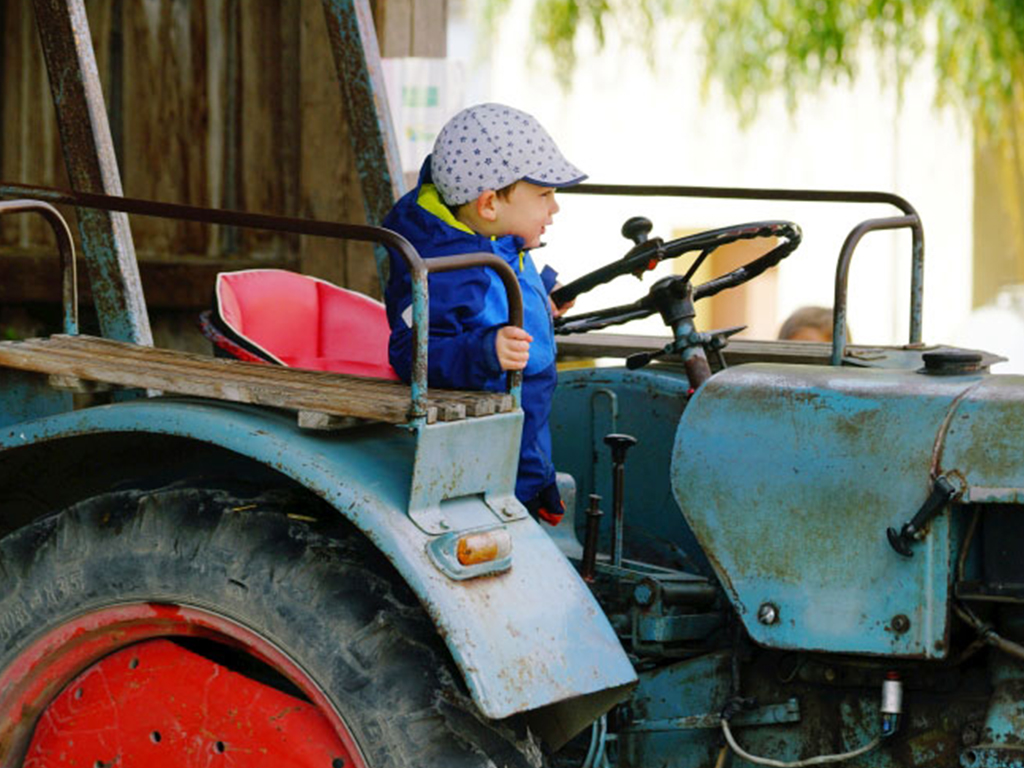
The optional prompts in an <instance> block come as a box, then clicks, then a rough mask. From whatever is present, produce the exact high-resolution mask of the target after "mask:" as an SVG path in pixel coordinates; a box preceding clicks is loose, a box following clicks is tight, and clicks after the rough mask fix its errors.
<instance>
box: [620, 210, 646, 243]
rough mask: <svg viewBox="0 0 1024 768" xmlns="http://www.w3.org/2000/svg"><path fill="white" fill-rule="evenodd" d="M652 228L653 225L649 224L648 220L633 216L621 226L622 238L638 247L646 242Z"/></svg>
mask: <svg viewBox="0 0 1024 768" xmlns="http://www.w3.org/2000/svg"><path fill="white" fill-rule="evenodd" d="M653 228H654V224H652V223H651V220H650V219H648V218H645V217H643V216H634V217H633V218H631V219H626V222H625V223H624V224H623V225H622V236H623V237H625V238H626V239H628V240H632V241H633V242H634V243H636V244H637V245H640V244H642V243H646V242H647V236H648V235H649V234H650V233H651V229H653Z"/></svg>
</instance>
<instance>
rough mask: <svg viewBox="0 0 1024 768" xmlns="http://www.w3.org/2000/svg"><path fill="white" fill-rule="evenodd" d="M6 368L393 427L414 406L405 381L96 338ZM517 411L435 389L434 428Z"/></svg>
mask: <svg viewBox="0 0 1024 768" xmlns="http://www.w3.org/2000/svg"><path fill="white" fill-rule="evenodd" d="M0 366H6V367H9V368H17V369H20V370H24V371H35V372H38V373H46V374H49V375H50V376H51V377H59V378H57V379H55V380H54V381H56V382H58V383H60V384H61V385H62V386H67V385H68V383H69V382H70V381H72V380H73V379H83V380H85V381H93V382H106V383H108V384H115V385H117V386H121V387H132V388H139V389H152V390H161V391H163V392H167V393H173V394H180V395H194V396H197V397H209V398H214V399H217V400H230V401H233V402H239V403H253V404H256V405H268V406H274V407H277V408H288V409H290V410H294V411H298V412H300V413H301V412H308V413H318V414H326V415H328V416H345V417H353V418H358V419H369V420H373V421H384V422H388V423H391V424H401V423H404V422H406V421H408V412H409V404H410V390H409V387H408V386H407V385H405V384H402V383H399V382H394V381H385V380H383V379H370V378H364V377H360V376H347V375H343V374H336V373H325V372H322V371H306V370H300V369H297V368H285V367H281V366H276V365H262V364H259V363H245V362H241V361H239V360H227V359H221V358H211V357H205V356H202V355H194V354H190V353H187V352H178V351H174V350H168V349H156V348H153V347H143V346H138V345H135V344H126V343H123V342H119V341H110V340H108V339H101V338H97V337H94V336H51V337H49V338H47V339H29V340H27V341H8V342H0ZM69 377H70V378H69ZM511 410H512V399H511V397H510V396H509V395H506V394H500V393H497V394H496V393H489V392H461V391H460V392H455V391H450V390H431V391H430V395H429V397H428V399H427V422H428V423H430V422H434V421H456V420H460V419H465V418H467V417H474V416H486V415H489V414H493V413H506V412H508V411H511ZM304 418H305V419H306V420H308V416H307V417H304Z"/></svg>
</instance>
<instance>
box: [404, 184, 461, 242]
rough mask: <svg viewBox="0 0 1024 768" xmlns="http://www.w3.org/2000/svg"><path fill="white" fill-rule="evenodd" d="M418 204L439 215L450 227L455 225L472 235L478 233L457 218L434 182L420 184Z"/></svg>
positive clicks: (456, 227) (417, 197)
mask: <svg viewBox="0 0 1024 768" xmlns="http://www.w3.org/2000/svg"><path fill="white" fill-rule="evenodd" d="M416 204H417V205H419V207H420V208H423V209H424V210H426V211H429V212H430V213H432V214H434V215H435V216H437V218H439V219H440V220H441V221H443V222H444V223H445V224H447V225H448V226H449V227H454V228H455V229H458V230H461V231H462V232H468V233H469V234H471V235H475V234H476V232H474V231H473V230H472V229H470V228H469V227H467V226H466V225H465V224H463V223H462V222H461V221H459V220H458V219H456V218H455V215H454V214H453V213H452V212H451V209H450V208H449V207H448V206H447V205H445V204H444V201H443V200H441V194H440V193H439V192H438V191H437V187H435V186H434V185H433V184H423V185H421V186H420V193H419V195H417V196H416Z"/></svg>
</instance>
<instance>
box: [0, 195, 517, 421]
mask: <svg viewBox="0 0 1024 768" xmlns="http://www.w3.org/2000/svg"><path fill="white" fill-rule="evenodd" d="M0 197H2V198H11V197H16V198H25V200H16V201H13V202H14V203H15V204H23V203H26V204H27V203H30V202H32V201H42V202H43V203H55V204H64V205H74V206H78V207H82V208H97V209H99V210H104V211H121V212H123V213H134V214H138V215H141V216H154V217H157V218H164V219H179V220H184V221H195V222H200V223H206V224H222V225H227V226H238V227H249V228H253V229H265V230H271V231H275V232H288V233H293V234H300V235H314V236H317V237H326V238H331V239H336V240H356V241H360V242H371V243H380V244H381V245H384V246H386V247H388V248H390V249H391V250H392V251H393V252H394V253H397V254H398V255H399V256H400V257H401V258H402V259H403V261H404V262H405V265H406V267H407V268H408V269H409V274H410V276H411V280H412V302H413V323H412V325H413V337H414V339H415V345H414V347H413V354H412V377H411V382H410V389H411V400H412V402H411V405H410V409H409V419H410V421H411V422H412V423H413V424H414V425H420V424H423V423H425V421H426V415H427V408H426V396H427V348H428V341H429V326H428V324H429V318H430V315H429V311H428V308H429V295H428V290H427V276H428V274H429V273H430V272H445V271H450V270H453V269H462V268H467V267H472V266H486V267H489V268H491V269H494V270H495V271H497V273H498V276H499V277H500V278H501V280H502V283H503V284H504V286H505V289H506V291H507V292H508V303H509V321H510V323H512V324H513V325H519V326H522V322H523V307H522V293H521V291H520V290H519V280H518V278H517V277H516V275H515V273H514V272H513V271H512V268H511V267H510V266H509V265H508V264H507V263H506V262H505V261H504V260H503V259H500V258H498V257H497V256H494V255H493V254H468V255H465V256H459V257H446V258H444V259H440V258H438V259H431V260H429V261H425V260H424V259H422V258H421V257H420V255H419V254H418V253H417V252H416V249H415V248H414V247H413V246H412V244H411V243H410V242H409V241H408V240H406V239H405V238H404V237H402V236H401V235H400V234H398V233H397V232H393V231H392V230H390V229H384V228H383V227H372V226H368V225H363V224H341V223H337V222H327V221H317V220H315V219H299V218H294V217H289V216H273V215H270V214H264V213H248V212H245V211H229V210H224V209H221V208H200V207H198V206H192V205H179V204H176V203H161V202H157V201H154V200H141V199H138V198H132V197H116V196H112V195H100V194H95V193H91V192H73V191H69V190H63V189H54V188H52V187H39V186H32V185H28V184H9V183H3V182H0ZM47 208H49V209H50V210H52V211H53V213H55V214H56V215H57V216H58V217H60V214H59V213H58V212H57V211H56V209H54V208H53V207H52V205H51V206H47ZM35 210H40V212H42V209H35ZM61 220H62V221H63V218H62V217H61ZM64 227H65V228H66V227H67V225H66V224H64ZM69 237H70V234H69ZM76 325H77V323H76ZM76 332H77V329H76ZM508 381H509V391H510V392H511V393H512V397H513V401H514V407H518V405H519V398H520V390H521V381H522V376H521V374H519V373H515V374H512V375H510V376H509V377H508Z"/></svg>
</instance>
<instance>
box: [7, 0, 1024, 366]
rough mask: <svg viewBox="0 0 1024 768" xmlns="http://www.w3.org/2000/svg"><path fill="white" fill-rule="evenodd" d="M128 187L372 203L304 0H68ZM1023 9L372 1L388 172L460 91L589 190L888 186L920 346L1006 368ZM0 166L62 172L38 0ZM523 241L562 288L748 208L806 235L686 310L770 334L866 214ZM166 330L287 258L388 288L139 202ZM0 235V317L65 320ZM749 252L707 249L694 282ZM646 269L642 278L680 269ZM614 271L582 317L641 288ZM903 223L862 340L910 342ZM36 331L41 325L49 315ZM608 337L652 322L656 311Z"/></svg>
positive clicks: (193, 342) (626, 203)
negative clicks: (216, 278)
mask: <svg viewBox="0 0 1024 768" xmlns="http://www.w3.org/2000/svg"><path fill="white" fill-rule="evenodd" d="M85 5H86V9H87V11H88V14H89V20H90V26H91V31H92V36H93V40H94V44H95V48H96V52H97V59H98V62H97V63H98V65H99V68H100V76H101V80H102V82H103V88H104V95H105V97H106V100H107V111H108V114H109V116H110V119H111V130H112V134H113V138H114V145H115V151H116V153H117V156H118V161H119V165H120V169H121V173H122V177H123V179H124V187H125V194H127V195H129V196H136V197H145V198H152V199H157V200H163V201H168V202H183V203H190V204H194V205H204V206H217V207H227V208H238V209H244V210H250V211H259V212H267V213H281V214H286V215H297V216H308V217H313V218H321V219H332V220H348V221H353V220H365V215H366V214H365V213H364V210H363V207H362V203H361V192H360V187H359V184H358V179H357V178H356V174H355V171H354V160H353V154H352V150H351V148H350V143H349V136H348V131H349V129H348V122H347V117H346V116H345V115H344V114H343V112H342V106H341V98H340V95H339V89H338V83H337V77H336V74H335V70H334V68H333V63H332V61H331V54H330V50H329V47H328V45H327V41H326V31H325V29H324V21H323V10H322V5H321V3H320V2H319V0H281V1H280V2H259V3H250V2H244V1H243V0H89V1H88V2H86V4H85ZM1015 5H1019V3H1018V2H1015V0H986V2H982V3H964V2H961V1H960V0H932V1H931V2H924V1H923V0H851V1H850V2H840V1H839V0H797V1H795V2H779V1H778V0H703V2H699V3H696V2H695V3H685V2H682V1H681V0H675V1H674V2H673V0H628V1H627V0H377V2H375V3H372V8H373V15H374V19H375V21H376V26H377V33H378V38H379V43H380V48H381V53H382V56H383V67H384V75H385V79H386V81H387V86H388V98H389V103H390V107H391V113H392V117H393V120H394V122H395V127H396V133H397V136H398V139H399V145H400V151H401V154H402V165H403V170H404V171H405V173H406V178H407V182H409V183H412V182H413V181H414V179H415V175H416V171H417V170H418V168H419V166H420V164H421V162H422V160H423V158H424V157H425V156H426V154H427V153H428V152H429V151H430V147H431V145H432V143H433V138H434V136H435V135H436V133H437V131H438V130H439V128H440V126H441V125H443V123H444V121H445V120H446V119H447V118H448V117H450V116H451V115H452V114H453V113H454V112H456V111H457V110H458V109H460V108H462V107H464V106H467V105H469V104H473V103H477V102H481V101H498V102H504V103H508V104H511V105H513V106H516V107H518V108H520V109H523V110H526V111H528V112H530V113H532V114H534V115H535V116H536V117H537V118H538V119H539V120H540V121H541V122H542V123H543V124H544V125H545V127H546V128H547V129H548V131H549V132H550V133H551V134H552V135H553V136H554V138H555V140H556V141H557V143H558V144H559V146H560V147H561V149H562V150H563V152H564V154H565V155H566V156H567V157H568V158H569V159H570V160H572V161H573V162H574V163H576V164H577V165H578V166H580V167H581V168H582V169H584V171H585V172H587V173H588V174H589V176H590V179H589V181H591V182H594V183H614V184H669V185H714V186H749V187H769V188H814V189H845V190H879V191H886V192H894V193H896V194H898V195H901V196H903V197H904V198H906V199H907V200H909V201H910V202H911V203H912V204H913V205H914V207H915V208H916V209H917V211H918V212H919V213H920V215H921V218H922V220H923V223H924V231H925V301H924V337H925V341H927V342H930V343H936V342H951V343H960V344H964V345H967V346H975V347H984V348H986V349H989V350H991V351H994V352H998V353H1000V354H1003V355H1005V356H1007V357H1009V358H1010V363H1008V364H1004V365H1002V366H1001V367H999V368H996V370H1003V371H1009V370H1017V371H1022V370H1024V292H1022V289H1021V288H1020V285H1021V284H1024V223H1022V218H1024V217H1022V190H1024V162H1022V156H1021V152H1022V149H1024V139H1022V138H1021V134H1020V127H1021V125H1022V122H1021V121H1022V115H1024V112H1022V105H1024V96H1022V92H1021V83H1022V82H1024V77H1022V75H1024V71H1022V70H1024V67H1022V61H1024V54H1022V51H1024V14H1021V13H1020V12H1019V8H1018V9H1015ZM0 25H2V26H0V35H2V37H0V39H3V41H4V46H3V56H2V59H0V66H2V70H0V87H2V98H0V131H2V153H0V178H3V179H4V180H6V181H11V182H24V183H33V184H43V185H49V186H67V185H68V184H67V180H66V176H65V175H64V172H63V164H62V159H61V154H60V142H59V136H58V132H57V129H56V123H55V119H54V116H53V107H52V97H51V93H50V86H49V83H48V81H47V76H46V70H45V66H44V64H43V61H42V54H41V49H40V46H39V43H38V34H37V31H36V30H35V20H34V16H33V13H32V3H31V2H29V0H0ZM560 203H561V206H562V211H561V213H559V214H558V216H557V218H556V223H555V226H554V227H552V228H549V230H548V233H547V235H546V238H547V246H546V247H545V249H543V250H542V251H538V252H537V253H536V254H535V258H536V259H537V261H538V262H541V263H550V264H551V265H552V266H554V267H555V268H556V269H558V270H559V271H560V273H561V277H562V280H563V282H565V281H568V280H571V279H572V278H574V277H578V276H579V275H582V274H583V273H585V272H587V271H589V270H590V269H593V268H595V267H597V266H599V265H600V264H602V263H605V262H607V261H609V260H611V259H615V258H618V257H620V256H621V255H623V254H624V253H625V251H626V250H627V249H628V247H629V245H630V244H629V243H628V242H627V241H626V240H624V239H623V238H622V236H621V234H620V233H619V229H620V227H621V225H622V223H623V221H625V220H626V219H627V218H629V217H630V216H634V215H643V216H646V217H648V218H650V219H651V220H652V221H653V222H654V232H653V234H655V235H660V236H662V237H665V238H666V239H667V238H669V237H676V236H679V235H681V234H686V233H691V232H696V231H700V230H703V229H709V228H715V227H721V226H725V225H729V224H736V223H740V222H744V221H754V220H760V219H786V220H792V221H795V222H796V223H798V224H799V225H800V226H801V227H802V228H803V231H804V241H803V244H802V246H801V247H800V248H799V249H798V250H797V251H796V252H795V253H794V254H793V255H792V256H790V258H789V259H788V260H787V261H785V262H783V264H782V265H781V267H780V268H779V269H777V270H775V271H773V272H772V273H769V274H766V275H765V276H763V277H761V278H760V279H759V280H756V281H754V282H752V283H751V284H750V285H748V286H745V287H744V288H743V289H741V290H740V291H733V292H728V293H727V294H724V295H723V296H722V297H716V298H715V299H712V300H709V301H705V302H702V303H701V305H699V307H698V309H699V311H700V312H701V316H700V318H699V320H700V322H701V325H702V327H704V328H711V327H723V326H728V325H735V324H741V323H742V324H746V325H747V326H748V331H747V332H746V334H745V335H746V336H747V337H748V338H774V337H775V336H776V334H777V333H778V330H779V327H780V326H781V324H782V322H783V321H784V320H785V318H786V317H787V316H788V315H789V314H790V313H791V312H793V311H794V310H796V309H797V308H799V307H801V306H805V305H821V306H831V303H832V292H833V280H834V273H835V262H836V258H837V256H838V254H839V249H840V247H841V245H842V243H843V240H844V239H845V237H846V235H847V234H848V233H849V231H850V230H851V229H852V228H853V227H854V226H855V225H856V224H858V223H859V222H861V221H863V220H864V219H868V218H873V217H878V216H892V215H896V214H897V213H898V212H897V211H896V210H895V209H893V208H891V207H888V206H883V205H851V204H845V205H841V204H833V203H785V202H770V203H769V202H732V201H723V200H693V199H679V198H677V199H665V198H618V197H615V198H612V197H590V196H580V195H562V196H561V197H560ZM132 229H133V235H134V237H135V241H136V249H137V252H138V255H139V260H140V265H141V269H142V280H143V285H144V287H145V289H146V293H147V300H148V302H149V307H150V311H151V314H152V315H153V325H154V333H155V336H156V339H157V343H163V344H167V345H170V346H177V347H182V348H192V349H196V350H200V351H205V344H204V342H203V340H202V339H201V337H199V336H198V333H197V332H195V331H194V321H193V318H194V316H195V314H196V312H198V310H199V309H201V308H205V307H206V306H207V305H208V304H209V300H210V293H211V290H212V284H213V275H214V274H215V273H216V272H217V271H219V270H220V269H236V268H245V267H247V266H252V265H262V266H283V267H286V268H290V269H298V270H301V271H304V272H308V273H311V274H316V275H318V276H321V277H325V278H326V279H329V280H333V281H334V282H337V283H339V284H342V285H346V286H349V287H353V288H356V289H358V290H362V291H365V292H367V293H370V294H375V295H379V286H378V284H377V281H376V277H375V273H374V265H373V259H372V257H371V256H370V254H369V251H368V250H367V249H366V248H365V247H363V246H358V245H352V244H349V245H344V244H343V245H338V244H335V243H327V242H323V241H316V240H313V239H307V238H295V237H286V236H280V235H269V234H265V233H253V232H238V231H234V230H230V229H228V228H216V227H199V226H198V225H190V224H177V223H174V222H164V221H158V220H146V219H142V218H138V217H135V218H133V219H132ZM47 237H48V235H47V233H46V231H45V229H44V228H43V227H42V226H41V225H39V224H38V223H36V222H32V221H28V220H26V221H19V222H17V223H12V222H8V223H5V224H4V225H3V226H2V227H0V302H2V306H0V334H3V335H5V336H8V337H12V338H15V337H20V336H24V335H35V334H38V333H43V332H50V331H52V330H55V329H56V326H57V325H58V324H59V321H58V319H57V318H59V307H58V306H57V304H56V301H57V298H58V297H59V284H58V277H57V269H56V266H55V260H54V259H53V258H52V253H51V251H52V246H49V245H48V243H47ZM764 247H765V246H752V245H751V244H749V243H745V244H744V245H743V246H742V247H741V248H739V249H736V250H734V251H733V252H728V253H722V254H719V255H716V256H715V257H714V258H713V259H712V260H711V264H709V265H707V266H706V267H704V274H706V276H708V277H710V276H712V274H713V273H714V272H715V271H726V270H728V269H731V268H732V267H733V266H735V265H736V264H737V263H739V262H741V261H745V260H748V259H749V258H752V257H753V256H754V255H756V254H757V253H758V252H759V249H764ZM685 266H686V265H685V264H682V265H678V264H677V265H663V266H662V267H660V268H659V269H663V270H668V269H677V270H681V269H684V268H685ZM652 277H654V276H648V277H646V278H645V284H643V285H641V284H637V282H636V281H635V280H633V279H632V278H620V279H619V280H618V281H616V282H615V283H613V284H612V285H610V286H606V287H604V288H602V289H600V290H598V291H594V292H593V293H592V294H588V295H587V296H585V297H582V298H581V299H580V300H579V302H578V304H577V307H578V308H580V309H592V308H597V307H599V306H605V305H609V304H617V303H623V302H627V301H632V300H634V299H636V298H639V296H641V295H642V294H643V293H644V292H645V291H646V288H647V285H649V283H650V281H651V278H652ZM909 288H910V236H909V234H908V233H907V232H905V231H903V232H897V233H881V232H880V233H873V234H870V235H868V236H867V237H866V238H865V239H864V241H863V242H862V244H861V246H860V248H859V249H858V252H857V256H856V258H855V260H854V264H853V268H852V270H851V275H850V302H849V313H848V320H849V326H850V331H851V334H852V338H853V341H854V342H855V343H858V344H898V343H903V342H905V341H906V338H907V333H908V320H909V313H910V309H909ZM48 324H52V325H53V326H54V328H47V326H48ZM622 330H623V331H624V332H629V333H650V334H658V333H661V332H662V329H661V328H660V327H659V321H657V320H656V319H648V320H645V321H641V322H640V323H638V324H635V325H630V326H625V327H623V328H622Z"/></svg>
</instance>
